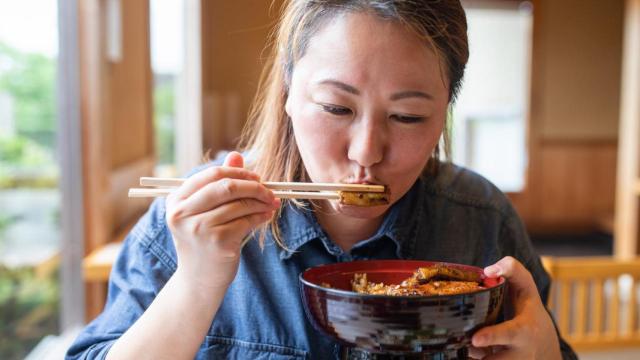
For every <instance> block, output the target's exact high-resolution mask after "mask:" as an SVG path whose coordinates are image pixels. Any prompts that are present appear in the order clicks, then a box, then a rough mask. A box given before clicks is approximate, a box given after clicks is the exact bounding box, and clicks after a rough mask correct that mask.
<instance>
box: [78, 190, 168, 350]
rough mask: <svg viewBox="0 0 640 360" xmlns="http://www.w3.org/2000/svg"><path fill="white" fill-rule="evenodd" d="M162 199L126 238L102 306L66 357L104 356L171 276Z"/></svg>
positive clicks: (110, 277)
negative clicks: (98, 313) (101, 310)
mask: <svg viewBox="0 0 640 360" xmlns="http://www.w3.org/2000/svg"><path fill="white" fill-rule="evenodd" d="M162 201H163V200H156V202H154V204H153V205H152V206H151V207H150V209H149V211H148V212H147V213H146V214H145V215H144V216H143V217H142V218H141V219H140V221H139V222H138V223H137V224H136V226H135V227H134V228H133V230H132V231H131V233H130V234H129V235H128V236H127V238H126V239H125V241H124V244H123V247H122V250H121V251H120V254H119V255H118V258H117V260H116V262H115V264H114V266H113V268H112V270H111V274H110V276H109V289H108V296H107V302H106V305H105V308H104V310H103V312H102V313H101V314H100V315H99V316H98V317H97V318H95V319H94V320H93V321H92V322H91V323H90V324H89V325H87V326H86V327H85V328H84V329H83V330H82V331H81V333H80V334H79V335H78V337H77V338H76V340H75V341H74V343H73V344H72V345H71V347H70V348H69V350H68V351H67V354H66V359H104V358H105V357H106V355H107V352H108V351H109V349H110V348H111V346H112V345H113V343H114V342H115V341H116V340H117V339H118V338H119V337H120V336H121V335H122V334H124V332H125V331H127V329H128V328H129V327H130V326H131V325H132V324H133V323H134V322H135V321H136V320H137V319H138V318H139V317H140V316H141V315H142V313H143V312H144V311H145V310H146V309H147V308H148V307H149V305H150V304H151V302H152V301H153V299H154V298H155V297H156V295H157V294H158V292H159V291H160V290H161V289H162V287H163V286H164V284H166V282H167V281H168V279H169V278H170V277H171V274H172V273H173V270H171V269H175V262H174V260H172V257H171V256H170V254H169V253H168V252H167V248H166V244H164V243H166V242H167V241H168V242H169V243H171V239H170V233H169V231H168V229H167V227H166V225H165V224H166V222H165V221H164V209H163V206H164V205H163V203H162ZM171 245H172V243H171ZM173 259H175V257H173Z"/></svg>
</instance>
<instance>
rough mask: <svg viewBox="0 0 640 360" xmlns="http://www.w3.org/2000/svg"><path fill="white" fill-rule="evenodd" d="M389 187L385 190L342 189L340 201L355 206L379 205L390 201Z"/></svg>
mask: <svg viewBox="0 0 640 360" xmlns="http://www.w3.org/2000/svg"><path fill="white" fill-rule="evenodd" d="M388 189H389V188H387V187H385V191H384V192H360V191H340V202H341V203H342V204H345V205H354V206H378V205H387V204H388V203H389V190H388Z"/></svg>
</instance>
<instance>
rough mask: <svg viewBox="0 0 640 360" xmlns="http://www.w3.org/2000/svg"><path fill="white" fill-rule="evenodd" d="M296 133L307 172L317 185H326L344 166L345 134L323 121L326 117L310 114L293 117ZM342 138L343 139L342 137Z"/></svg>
mask: <svg viewBox="0 0 640 360" xmlns="http://www.w3.org/2000/svg"><path fill="white" fill-rule="evenodd" d="M292 125H293V132H294V135H295V138H296V143H297V145H298V150H299V151H300V156H301V157H302V160H303V162H304V165H305V168H306V169H307V172H308V173H309V176H310V177H311V179H312V180H313V181H325V180H327V179H325V177H327V176H329V175H330V174H331V172H332V168H333V167H335V166H337V165H338V164H339V163H340V155H341V152H343V151H342V149H344V142H343V140H344V139H342V137H343V135H344V133H345V132H344V131H340V129H338V128H337V127H336V126H331V123H330V122H327V121H324V120H323V119H322V114H318V113H317V112H316V111H313V110H307V111H304V110H303V111H300V112H298V113H296V116H295V117H292ZM341 135H342V136H341Z"/></svg>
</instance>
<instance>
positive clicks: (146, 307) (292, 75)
mask: <svg viewBox="0 0 640 360" xmlns="http://www.w3.org/2000/svg"><path fill="white" fill-rule="evenodd" d="M273 49H274V55H273V57H272V63H271V64H270V65H269V66H268V67H267V71H266V77H265V78H264V79H263V81H262V83H261V85H260V88H259V90H258V96H257V99H256V105H255V107H254V110H253V112H252V114H251V118H250V120H251V122H250V124H249V127H248V130H247V132H246V133H245V136H244V142H243V144H244V146H243V150H245V154H246V155H247V159H246V167H245V159H243V156H242V155H240V154H239V153H236V152H232V153H230V154H229V155H227V156H226V158H225V159H224V163H223V164H222V166H219V165H220V163H217V165H218V166H215V165H214V166H207V167H206V168H204V169H200V170H199V171H197V172H196V173H195V174H193V176H191V177H190V178H189V179H188V180H187V181H186V182H185V183H184V185H182V186H181V187H180V188H179V189H177V190H176V191H175V192H174V193H172V194H171V195H170V196H169V197H168V198H167V199H166V201H163V200H159V201H156V202H155V203H154V204H153V205H152V207H151V209H150V211H149V212H148V213H147V214H146V215H145V217H143V218H142V220H141V221H140V222H139V224H138V225H137V226H136V227H135V228H134V230H133V231H132V233H131V234H130V235H129V237H128V238H127V240H126V242H125V246H124V249H123V251H122V253H121V254H120V257H119V259H118V261H117V263H116V265H115V267H114V269H113V272H112V274H111V279H110V284H109V298H108V302H107V305H106V307H105V310H104V312H103V313H102V314H101V315H100V316H99V317H98V318H97V319H96V320H94V321H93V322H92V323H91V324H90V325H88V326H87V328H85V330H84V331H83V332H82V333H81V335H80V336H79V338H78V339H77V340H76V343H75V344H74V345H73V346H72V348H71V349H70V350H69V354H68V356H69V358H93V357H104V356H105V355H106V357H107V358H108V359H121V358H136V359H138V358H153V359H158V358H167V359H183V358H184V359H187V358H193V357H194V356H195V357H198V358H241V359H257V358H265V359H266V358H269V359H272V358H273V359H280V358H313V359H330V358H339V357H340V356H343V355H345V354H344V353H345V351H344V349H342V348H341V347H340V346H338V345H337V344H335V343H333V342H332V341H331V340H330V339H329V338H326V337H324V336H322V335H320V334H319V333H317V332H316V331H315V330H314V329H313V328H312V327H311V326H310V324H309V323H308V322H307V320H306V318H305V315H304V310H303V307H302V304H301V300H300V297H299V290H298V283H297V276H298V274H299V273H300V272H301V271H302V270H304V269H306V268H308V267H311V266H315V265H319V264H325V263H331V262H337V261H349V260H354V259H374V258H414V259H431V260H434V259H435V260H439V261H449V262H459V263H466V264H473V265H477V266H488V267H487V268H486V269H485V273H486V274H487V275H489V276H498V275H502V276H505V277H507V278H508V280H509V282H510V284H511V292H510V296H508V298H507V301H509V302H510V303H511V304H512V305H513V306H512V307H513V316H512V317H511V318H510V319H508V320H507V321H505V322H502V323H500V324H497V325H495V326H490V327H486V328H484V329H481V330H480V331H478V332H477V333H476V334H475V335H474V337H473V348H472V349H471V356H473V357H475V358H483V357H485V356H490V357H491V358H496V359H498V358H500V359H502V358H513V359H521V358H537V359H558V358H561V357H564V358H573V357H575V355H574V354H573V352H572V351H571V349H570V348H569V347H568V346H567V345H566V344H565V343H564V342H562V341H561V340H560V339H559V336H558V334H557V331H556V329H555V328H554V324H553V321H552V320H551V317H550V316H549V314H548V313H547V312H546V310H545V308H544V305H543V301H542V299H545V300H546V296H547V293H548V289H549V278H548V276H547V275H546V273H545V272H544V270H543V269H542V267H541V264H540V261H539V258H538V257H537V256H536V255H535V253H534V252H533V250H532V248H531V244H530V242H529V240H528V238H527V235H526V233H525V231H524V229H523V227H522V225H521V222H520V220H519V218H518V217H517V215H516V213H515V212H514V210H513V209H512V208H511V206H510V205H509V202H508V201H507V200H506V199H505V197H504V196H503V195H502V194H501V193H500V192H499V191H498V190H497V189H496V188H495V187H493V186H492V185H491V184H489V183H488V182H487V181H486V180H484V179H482V178H480V177H479V176H477V175H474V174H473V173H471V172H469V171H465V170H463V169H460V168H458V167H455V166H453V165H451V164H444V163H440V162H439V161H438V144H439V142H440V139H441V137H442V136H443V133H444V136H445V140H446V130H445V129H446V118H447V109H448V107H449V105H450V104H451V103H452V102H453V100H454V99H455V95H456V93H457V91H458V89H459V88H460V83H461V80H462V75H463V72H464V67H465V64H466V62H467V58H468V45H467V37H466V20H465V15H464V11H463V9H462V7H461V5H460V3H459V1H457V0H448V1H443V0H440V1H409V0H407V1H401V0H398V1H380V0H378V1H366V0H352V1H337V0H315V1H301V0H300V1H296V0H294V1H291V2H290V3H289V4H288V6H287V7H286V9H285V11H284V16H283V18H282V20H281V23H280V28H279V32H278V33H277V38H276V42H275V46H274V47H273ZM260 179H267V180H281V181H313V182H342V183H371V184H385V185H387V186H388V187H389V188H390V190H391V204H390V205H385V206H375V207H353V206H345V205H341V204H339V203H337V202H334V201H319V202H314V203H313V204H310V203H304V204H298V203H284V202H283V203H281V202H280V201H279V200H277V199H275V198H274V196H273V193H272V192H271V191H270V190H268V189H266V188H265V187H264V186H263V185H261V183H260V182H259V180H260ZM265 226H266V227H265ZM256 229H257V230H259V231H258V232H254V233H252V230H256ZM249 234H252V235H251V236H252V237H253V238H254V239H252V240H250V241H249V242H248V243H247V244H246V246H244V247H243V246H242V244H243V240H244V239H245V237H246V236H247V235H249ZM260 239H263V240H264V247H261V245H260V241H257V240H260ZM275 244H278V245H280V246H276V245H275ZM489 265H490V266H489ZM359 356H362V354H359Z"/></svg>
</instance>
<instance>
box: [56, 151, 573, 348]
mask: <svg viewBox="0 0 640 360" xmlns="http://www.w3.org/2000/svg"><path fill="white" fill-rule="evenodd" d="M200 170H201V169H200ZM279 223H280V225H281V230H282V235H283V240H284V242H285V244H286V246H287V248H288V249H289V251H287V250H283V249H282V248H280V247H278V246H277V245H276V244H275V243H274V242H273V239H271V238H269V237H267V241H266V244H265V247H264V249H261V248H260V246H259V245H258V242H257V241H250V242H249V243H248V244H247V245H246V246H245V248H244V249H243V251H242V258H241V262H240V267H239V270H238V274H237V277H236V278H235V280H234V281H233V283H232V284H231V286H230V288H229V290H228V292H227V294H226V296H225V299H224V301H223V303H222V305H221V307H220V309H219V311H218V313H217V314H216V316H215V318H214V319H213V321H212V324H211V327H210V329H209V331H208V333H207V334H206V337H205V338H204V341H203V343H202V346H201V347H200V350H199V352H198V354H197V356H196V358H197V359H338V358H339V357H340V353H341V348H340V346H339V345H338V344H336V343H334V342H333V341H332V340H331V339H329V338H328V337H326V336H324V335H322V334H321V333H319V332H317V331H316V330H315V329H314V328H313V327H312V326H311V324H310V323H309V322H308V320H307V318H306V316H305V313H304V309H303V305H302V302H301V298H300V292H299V284H298V275H299V274H300V273H301V272H302V271H304V270H305V269H307V268H309V267H312V266H316V265H320V264H328V263H334V262H342V261H351V260H363V259H419V260H433V261H446V262H456V263H463V264H470V265H475V266H480V267H484V266H487V265H490V264H492V263H494V262H496V261H497V260H499V259H501V258H502V257H504V256H507V255H511V256H513V257H515V258H517V259H518V260H520V261H521V262H522V263H523V264H524V265H525V266H526V267H527V268H528V269H529V271H530V272H531V274H532V275H533V278H534V280H535V282H536V285H537V287H538V290H539V292H540V295H541V297H542V299H543V300H545V301H546V299H547V296H548V291H549V286H550V279H549V276H548V275H547V274H546V273H545V271H544V269H543V268H542V265H541V262H540V259H539V257H538V256H537V255H536V253H535V252H534V250H533V248H532V246H531V243H530V241H529V238H528V236H527V234H526V231H525V229H524V227H523V225H522V222H521V220H520V218H519V217H518V215H517V214H516V212H515V211H514V209H513V208H512V206H511V204H510V203H509V201H508V200H507V198H506V197H505V196H504V195H503V194H502V193H501V192H500V191H499V190H498V189H497V188H495V187H494V186H493V185H492V184H491V183H489V182H488V181H487V180H485V179H484V178H482V177H481V176H479V175H477V174H475V173H473V172H471V171H469V170H465V169H463V168H460V167H457V166H455V165H452V164H442V166H441V167H440V171H439V173H438V176H437V177H434V178H428V179H419V180H418V181H416V183H415V184H414V186H413V187H412V188H411V189H410V191H409V192H408V193H407V194H406V195H405V196H404V197H403V198H402V199H400V200H399V201H398V202H397V203H396V204H394V205H393V207H392V208H391V209H390V210H389V211H388V212H387V214H386V216H385V219H384V221H383V223H382V225H381V226H380V228H379V229H378V231H377V232H376V234H375V235H373V236H372V237H371V238H369V239H363V240H362V241H360V242H359V243H357V244H356V245H355V246H354V247H353V248H352V249H351V250H350V251H349V252H344V251H343V250H342V249H341V248H340V247H338V246H337V245H336V244H335V243H333V242H332V241H331V239H330V238H329V237H328V236H327V234H326V233H325V232H324V231H323V230H322V228H321V227H320V225H319V224H318V222H317V221H316V218H315V216H314V213H313V212H312V211H310V210H308V209H306V210H305V209H298V208H295V207H292V206H289V207H287V208H285V210H284V212H283V215H282V217H281V218H280V220H279ZM176 262H177V260H176V252H175V247H174V245H173V240H172V237H171V233H170V231H169V229H168V227H167V224H166V221H165V204H164V200H163V199H158V200H156V201H154V203H153V204H152V205H151V207H150V208H149V211H148V212H147V213H146V214H145V215H144V216H143V217H142V218H141V219H140V221H139V223H138V224H137V225H136V226H135V227H134V229H133V230H132V231H131V233H130V234H129V236H128V237H127V238H126V240H125V242H124V246H123V249H122V252H121V253H120V255H119V257H118V260H117V262H116V264H115V266H114V267H113V269H112V272H111V277H110V280H109V293H108V298H107V303H106V306H105V309H104V311H103V312H102V314H100V315H99V316H98V317H97V318H96V319H95V320H93V321H92V322H91V323H90V324H88V325H87V326H86V327H85V328H84V330H83V331H82V332H81V334H80V335H79V336H78V338H77V339H76V340H75V342H74V344H73V345H72V346H71V348H70V349H69V350H68V353H67V359H103V358H104V357H105V356H106V353H107V352H108V350H109V348H110V346H111V345H112V344H113V342H114V341H115V340H116V339H118V337H119V336H120V335H122V334H123V333H124V332H125V331H126V330H127V329H128V328H129V326H131V324H133V323H134V322H135V321H136V319H137V318H138V317H139V316H140V315H141V314H142V313H143V312H144V310H145V309H146V308H147V307H148V306H149V305H150V304H151V302H152V301H153V299H154V298H155V296H156V295H157V294H158V292H159V291H160V289H162V287H163V286H164V284H165V283H166V282H167V280H168V279H169V278H170V277H171V275H172V274H173V272H174V271H175V269H176V265H177V264H176ZM506 301H510V299H509V298H507V299H506ZM176 336H180V334H176ZM561 346H562V352H563V357H564V358H565V359H573V358H576V357H575V354H574V353H573V351H572V350H571V348H570V347H569V346H568V345H567V344H566V343H564V341H562V344H561Z"/></svg>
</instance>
